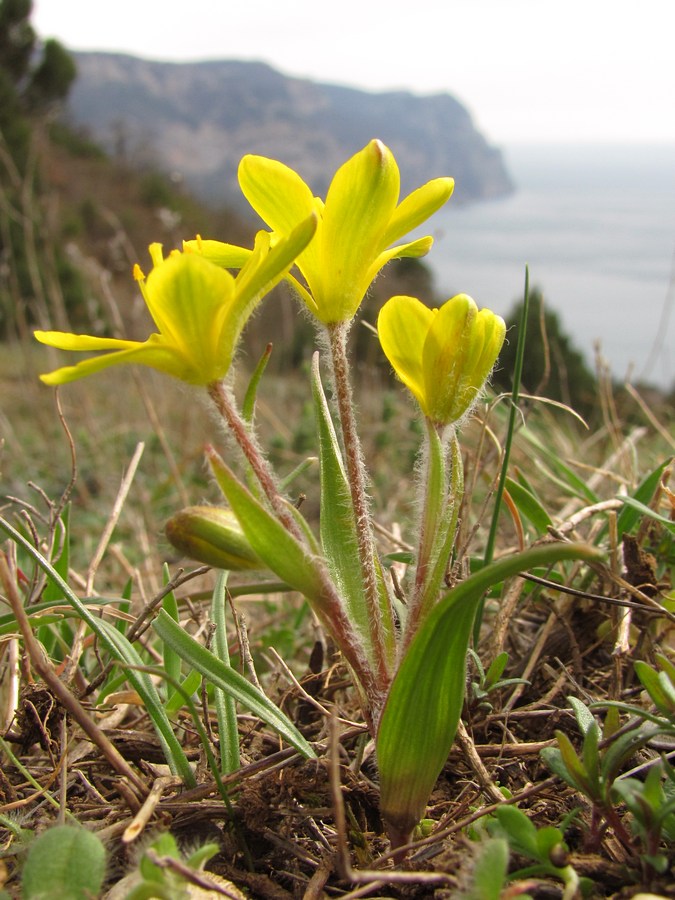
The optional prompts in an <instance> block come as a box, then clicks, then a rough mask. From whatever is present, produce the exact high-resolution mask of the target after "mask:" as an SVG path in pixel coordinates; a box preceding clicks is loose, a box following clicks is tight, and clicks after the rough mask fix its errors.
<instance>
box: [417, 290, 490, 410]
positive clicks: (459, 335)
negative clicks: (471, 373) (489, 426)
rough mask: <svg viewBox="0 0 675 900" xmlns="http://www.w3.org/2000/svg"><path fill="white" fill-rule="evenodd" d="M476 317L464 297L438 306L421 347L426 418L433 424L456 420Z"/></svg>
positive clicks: (470, 302)
mask: <svg viewBox="0 0 675 900" xmlns="http://www.w3.org/2000/svg"><path fill="white" fill-rule="evenodd" d="M477 314H478V309H477V307H476V304H475V303H474V301H473V300H472V299H471V297H468V296H467V295H466V294H458V295H457V296H456V297H452V298H451V299H450V300H448V301H447V302H446V303H444V304H443V306H441V307H440V308H439V309H438V311H437V315H436V317H435V318H434V321H433V323H432V326H431V328H430V329H429V334H428V335H427V339H426V341H425V344H424V350H423V367H424V379H425V386H426V393H427V397H428V398H429V410H428V411H429V415H430V416H431V418H432V419H433V420H434V421H436V422H445V423H447V422H452V421H455V420H456V419H458V418H460V417H461V415H462V412H460V413H459V414H458V412H457V410H458V408H459V406H458V403H460V401H459V398H458V389H459V387H460V385H461V379H462V375H463V372H464V366H465V359H466V358H467V356H468V354H469V353H470V338H471V328H472V324H473V321H474V319H475V318H476V316H477Z"/></svg>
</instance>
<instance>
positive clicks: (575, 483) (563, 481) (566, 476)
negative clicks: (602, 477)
mask: <svg viewBox="0 0 675 900" xmlns="http://www.w3.org/2000/svg"><path fill="white" fill-rule="evenodd" d="M520 436H521V438H524V439H525V440H526V441H527V442H528V443H529V444H531V445H532V446H533V447H535V448H536V449H537V450H538V451H539V453H540V454H541V455H542V456H543V457H544V459H546V461H547V462H548V464H549V466H550V467H551V469H552V470H553V472H556V473H557V475H558V477H554V476H553V475H552V474H551V473H548V472H547V470H546V468H545V467H544V466H542V465H541V464H539V468H541V469H543V471H544V472H546V474H548V476H549V478H550V479H551V481H552V482H553V483H554V484H557V485H559V486H560V487H562V488H563V489H564V490H565V491H566V492H567V493H571V494H573V495H574V496H575V497H580V498H584V499H585V500H587V501H588V503H591V504H592V503H598V502H599V500H600V497H599V496H598V495H597V494H596V493H595V491H593V490H591V488H589V487H588V485H587V484H586V482H585V481H584V480H583V479H582V478H579V476H578V475H577V474H576V472H574V470H573V469H571V468H570V467H569V466H568V465H566V464H565V463H564V462H563V461H562V460H561V459H560V456H559V455H558V454H557V453H555V452H554V451H553V450H551V449H550V448H549V447H547V446H545V444H543V443H542V441H540V440H539V438H538V437H536V436H535V434H534V433H533V432H532V431H531V430H530V429H529V428H528V427H527V426H525V427H524V428H521V430H520Z"/></svg>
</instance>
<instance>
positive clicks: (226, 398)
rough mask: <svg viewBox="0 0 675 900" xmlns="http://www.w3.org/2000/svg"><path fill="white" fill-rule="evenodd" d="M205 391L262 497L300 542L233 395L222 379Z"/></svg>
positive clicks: (293, 521)
mask: <svg viewBox="0 0 675 900" xmlns="http://www.w3.org/2000/svg"><path fill="white" fill-rule="evenodd" d="M208 392H209V396H210V397H211V399H212V400H213V402H214V403H215V405H216V408H217V410H218V412H219V413H220V415H221V416H222V418H223V420H224V421H225V422H226V423H227V426H228V428H229V429H230V431H231V432H232V435H233V437H234V439H235V441H236V442H237V444H238V445H239V447H240V449H241V451H242V453H243V454H244V456H245V457H246V461H247V462H248V464H249V465H250V467H251V470H252V471H253V474H254V475H255V477H256V479H257V481H258V484H259V485H260V487H261V488H262V491H263V493H264V494H265V497H267V500H268V501H269V504H270V506H271V507H272V509H273V510H274V513H275V515H276V517H277V518H278V519H279V521H280V522H281V524H282V525H283V526H284V528H285V529H286V530H287V531H288V532H289V534H292V535H293V537H294V538H296V539H297V540H299V541H302V540H303V538H302V534H301V532H300V528H299V526H298V523H297V522H296V521H295V519H294V518H293V516H292V515H291V513H290V512H289V510H288V506H287V504H286V502H285V501H284V498H283V497H282V496H281V494H280V492H279V489H278V488H277V483H276V478H275V477H274V473H273V472H272V469H271V467H270V465H269V463H268V462H267V460H266V459H265V457H264V456H263V454H262V453H261V452H260V450H259V448H258V445H257V443H256V441H255V440H254V438H253V437H252V436H251V433H250V430H249V426H248V424H247V423H246V422H245V421H244V419H243V417H242V416H241V414H240V413H239V410H238V409H237V408H236V406H235V405H234V403H233V402H232V398H231V397H230V395H229V392H228V390H227V388H226V387H225V385H224V383H223V382H222V381H214V382H213V383H212V384H210V385H209V386H208Z"/></svg>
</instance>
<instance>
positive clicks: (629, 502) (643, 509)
mask: <svg viewBox="0 0 675 900" xmlns="http://www.w3.org/2000/svg"><path fill="white" fill-rule="evenodd" d="M616 499H617V500H621V502H622V503H623V504H624V509H626V508H630V509H631V510H633V511H635V512H637V513H638V518H639V517H640V516H641V515H642V516H647V518H649V519H654V521H655V522H660V523H661V525H663V526H664V528H666V529H667V530H668V531H669V532H670V533H671V534H673V535H675V522H672V521H671V520H670V519H667V518H666V517H665V516H662V515H660V514H659V513H657V512H654V510H653V509H651V508H650V507H649V506H646V505H645V504H644V503H640V501H639V500H636V499H635V498H634V497H621V496H619V497H617V498H616Z"/></svg>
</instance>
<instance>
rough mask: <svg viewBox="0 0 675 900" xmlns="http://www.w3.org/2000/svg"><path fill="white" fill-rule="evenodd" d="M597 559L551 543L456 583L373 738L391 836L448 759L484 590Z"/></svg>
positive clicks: (407, 828) (399, 677) (403, 826)
mask: <svg viewBox="0 0 675 900" xmlns="http://www.w3.org/2000/svg"><path fill="white" fill-rule="evenodd" d="M598 556H599V554H598V552H597V551H596V550H594V549H593V548H591V547H588V546H585V545H581V544H562V543H548V544H544V545H542V546H539V547H534V548H532V549H530V550H526V551H525V552H523V553H519V554H516V555H515V556H511V557H508V558H506V559H501V560H499V561H498V562H496V563H493V564H492V565H490V566H486V567H485V568H483V569H480V570H479V571H478V572H476V573H475V574H473V575H470V576H469V577H468V578H467V579H466V580H465V581H463V582H461V583H460V584H458V585H457V586H456V587H455V588H453V589H452V590H451V591H450V592H449V593H448V594H446V595H445V597H443V599H442V600H441V601H440V602H439V603H438V605H437V606H436V607H434V609H432V610H431V612H430V614H429V615H428V617H427V618H426V619H425V620H424V621H423V622H422V624H421V626H420V629H419V631H418V632H417V634H416V635H415V637H414V638H413V639H412V641H411V643H410V645H409V648H408V652H407V653H406V655H405V657H404V658H403V660H402V661H401V664H400V667H399V670H398V672H397V674H396V676H395V677H394V680H393V683H392V685H391V688H390V690H389V694H388V696H387V700H386V703H385V706H384V710H383V712H382V717H381V719H380V723H379V729H378V733H377V739H376V747H377V758H378V764H379V768H380V786H381V808H382V813H383V816H384V818H385V820H386V821H387V823H388V826H389V827H390V831H391V833H392V834H394V833H398V834H399V835H406V834H409V833H410V832H411V831H412V829H413V828H414V827H415V825H416V823H417V822H418V820H419V819H420V818H421V817H422V814H423V812H424V808H425V806H426V803H427V800H428V798H429V795H430V793H431V791H432V789H433V786H434V784H435V782H436V779H437V778H438V775H439V773H440V771H441V769H442V768H443V765H444V763H445V760H446V759H447V756H448V753H449V751H450V747H451V745H452V742H453V740H454V736H455V732H456V729H457V724H458V722H459V716H460V713H461V710H462V705H463V702H464V692H465V683H466V656H467V648H468V645H469V638H470V636H471V629H472V625H473V620H474V615H475V612H476V609H477V606H478V604H479V603H480V601H481V598H482V597H483V595H484V593H485V591H487V590H488V589H489V588H490V587H491V586H492V585H493V584H496V583H497V582H499V581H502V580H503V579H504V578H509V577H511V576H513V575H517V574H519V573H521V572H524V571H527V570H528V569H530V568H532V567H534V566H539V565H552V564H553V563H555V562H557V561H560V560H564V559H597V558H598Z"/></svg>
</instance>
